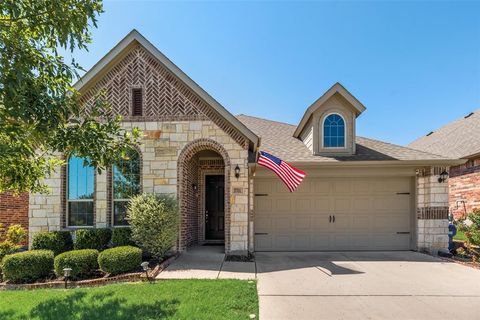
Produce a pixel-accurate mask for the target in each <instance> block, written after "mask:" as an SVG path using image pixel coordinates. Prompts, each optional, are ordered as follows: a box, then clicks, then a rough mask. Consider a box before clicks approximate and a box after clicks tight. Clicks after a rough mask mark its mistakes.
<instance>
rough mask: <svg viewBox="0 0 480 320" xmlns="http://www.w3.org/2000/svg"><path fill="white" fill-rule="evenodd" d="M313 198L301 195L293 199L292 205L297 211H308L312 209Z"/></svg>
mask: <svg viewBox="0 0 480 320" xmlns="http://www.w3.org/2000/svg"><path fill="white" fill-rule="evenodd" d="M312 201H313V199H311V198H305V197H302V198H301V199H296V200H294V207H295V210H296V211H297V212H309V211H311V210H312V209H313V206H312Z"/></svg>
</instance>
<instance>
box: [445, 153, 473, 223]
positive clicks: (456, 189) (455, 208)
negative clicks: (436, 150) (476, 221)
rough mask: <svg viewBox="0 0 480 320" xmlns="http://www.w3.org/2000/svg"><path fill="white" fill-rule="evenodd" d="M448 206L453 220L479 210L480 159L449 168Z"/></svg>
mask: <svg viewBox="0 0 480 320" xmlns="http://www.w3.org/2000/svg"><path fill="white" fill-rule="evenodd" d="M448 185H449V189H450V190H449V206H450V209H451V211H452V213H453V214H454V216H455V218H462V217H465V215H466V214H469V213H471V212H472V210H473V209H479V208H480V158H476V159H471V160H469V161H468V162H467V163H465V164H463V165H460V166H455V167H452V168H450V178H449V180H448Z"/></svg>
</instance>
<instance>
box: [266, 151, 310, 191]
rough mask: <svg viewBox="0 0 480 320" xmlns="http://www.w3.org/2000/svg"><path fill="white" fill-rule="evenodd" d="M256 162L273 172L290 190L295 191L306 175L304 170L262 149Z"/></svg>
mask: <svg viewBox="0 0 480 320" xmlns="http://www.w3.org/2000/svg"><path fill="white" fill-rule="evenodd" d="M257 163H258V164H259V165H261V166H263V167H265V168H268V169H270V170H272V171H273V172H275V173H276V174H277V176H278V177H279V178H280V179H281V180H282V181H283V183H285V184H286V185H287V188H288V190H290V192H293V191H295V189H297V187H298V186H299V185H300V183H302V181H303V179H304V178H305V176H306V174H305V172H303V171H301V170H298V169H297V168H294V167H292V166H291V165H289V164H288V163H286V162H285V161H283V160H281V159H279V158H277V157H275V156H272V155H271V154H269V153H267V152H264V151H260V156H259V157H258V161H257Z"/></svg>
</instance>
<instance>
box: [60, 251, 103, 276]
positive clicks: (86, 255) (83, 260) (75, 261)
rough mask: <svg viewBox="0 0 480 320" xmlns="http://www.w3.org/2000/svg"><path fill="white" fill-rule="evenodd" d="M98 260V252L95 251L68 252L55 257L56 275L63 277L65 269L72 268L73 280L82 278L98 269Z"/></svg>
mask: <svg viewBox="0 0 480 320" xmlns="http://www.w3.org/2000/svg"><path fill="white" fill-rule="evenodd" d="M97 260H98V250H95V249H83V250H72V251H67V252H64V253H61V254H59V255H58V256H56V257H55V263H54V269H55V274H56V275H57V277H62V276H63V269H64V268H71V269H72V273H71V277H72V278H73V279H77V278H82V277H85V276H88V275H90V274H92V273H93V272H94V271H95V270H97V269H98V262H97Z"/></svg>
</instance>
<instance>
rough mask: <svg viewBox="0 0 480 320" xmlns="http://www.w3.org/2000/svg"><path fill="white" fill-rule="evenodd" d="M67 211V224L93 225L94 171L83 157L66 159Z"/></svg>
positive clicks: (74, 225) (76, 225)
mask: <svg viewBox="0 0 480 320" xmlns="http://www.w3.org/2000/svg"><path fill="white" fill-rule="evenodd" d="M67 178H68V184H67V212H68V225H69V226H72V227H84V226H93V192H94V183H95V182H94V180H95V173H94V168H93V167H91V166H89V165H88V161H87V160H86V159H84V158H79V157H76V156H71V157H70V158H69V159H68V173H67Z"/></svg>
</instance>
